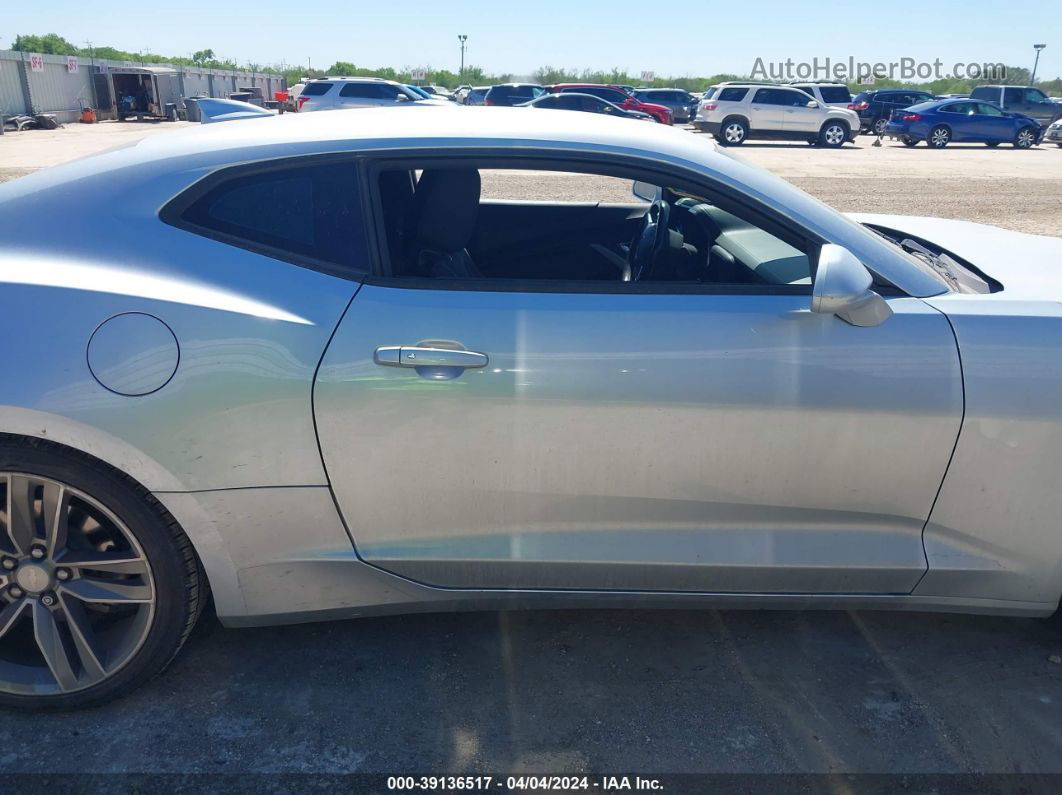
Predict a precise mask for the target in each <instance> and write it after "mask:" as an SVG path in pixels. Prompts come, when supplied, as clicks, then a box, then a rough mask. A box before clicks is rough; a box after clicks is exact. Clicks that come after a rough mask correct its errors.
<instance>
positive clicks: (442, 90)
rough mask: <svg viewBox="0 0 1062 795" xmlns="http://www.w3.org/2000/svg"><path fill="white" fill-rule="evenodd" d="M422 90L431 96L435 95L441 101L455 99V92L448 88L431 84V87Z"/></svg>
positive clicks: (427, 86)
mask: <svg viewBox="0 0 1062 795" xmlns="http://www.w3.org/2000/svg"><path fill="white" fill-rule="evenodd" d="M421 88H423V89H424V90H425V91H427V92H428V93H429V94H434V95H435V96H437V97H439V98H440V99H453V98H454V94H453V92H452V91H451V90H450V89H448V88H447V87H446V86H436V85H430V84H429V85H426V86H421Z"/></svg>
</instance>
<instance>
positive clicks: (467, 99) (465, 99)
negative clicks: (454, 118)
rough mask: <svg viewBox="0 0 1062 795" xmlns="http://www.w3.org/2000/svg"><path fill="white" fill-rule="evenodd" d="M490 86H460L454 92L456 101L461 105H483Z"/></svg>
mask: <svg viewBox="0 0 1062 795" xmlns="http://www.w3.org/2000/svg"><path fill="white" fill-rule="evenodd" d="M488 91H490V86H460V87H459V88H458V89H457V90H456V91H455V92H454V101H455V102H457V103H458V104H459V105H482V104H483V99H484V98H485V97H486V96H487V92H488Z"/></svg>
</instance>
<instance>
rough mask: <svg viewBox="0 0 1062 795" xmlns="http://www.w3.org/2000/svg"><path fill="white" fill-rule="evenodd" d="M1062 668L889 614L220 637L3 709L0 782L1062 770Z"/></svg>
mask: <svg viewBox="0 0 1062 795" xmlns="http://www.w3.org/2000/svg"><path fill="white" fill-rule="evenodd" d="M1060 651H1062V626H1059V625H1058V624H1057V623H1056V624H1054V625H1052V624H1050V623H1047V622H1044V621H1036V620H1028V619H1021V620H1018V619H1004V618H981V617H969V616H940V615H917V614H904V615H900V614H890V613H828V612H825V613H818V612H791V613H787V612H759V613H757V612H656V611H653V612H626V611H623V612H616V611H578V612H563V611H562V612H529V613H469V614H456V615H453V614H444V615H421V616H406V617H398V618H386V619H382V618H381V619H371V620H369V619H365V620H360V621H348V622H341V623H334V624H316V625H303V626H296V627H286V628H275V629H254V630H238V631H237V630H224V629H221V628H212V625H211V626H208V627H207V628H206V631H203V632H200V633H199V634H197V635H196V636H195V637H193V639H192V640H191V642H190V643H189V645H188V647H187V648H186V650H185V652H184V653H183V654H182V656H181V657H179V658H178V660H177V662H176V663H175V664H174V666H173V667H172V668H171V669H170V670H169V671H168V672H167V673H166V674H164V675H163V677H162V678H160V679H157V680H155V682H154V683H152V684H150V685H149V686H147V687H146V688H144V689H142V690H140V691H138V692H137V693H135V694H134V695H133V696H131V697H130V698H128V699H126V700H124V701H121V702H118V703H115V704H113V705H111V706H108V707H104V708H101V709H98V710H93V711H89V712H81V713H74V714H70V715H61V716H32V715H31V716H25V715H19V716H15V715H9V714H7V715H5V714H2V713H0V767H2V768H4V769H6V770H8V771H11V772H16V771H35V772H36V771H48V772H64V771H83V772H114V771H122V772H147V771H157V772H166V773H169V772H227V773H237V772H242V771H251V770H259V771H269V772H343V771H359V772H376V773H388V774H393V773H405V772H409V771H417V772H427V773H430V772H436V773H443V772H458V771H476V772H481V773H484V774H491V773H494V774H498V773H503V774H504V773H507V772H510V771H521V770H522V771H525V772H540V773H541V772H560V771H569V772H574V771H588V772H608V771H627V772H644V773H654V772H655V773H663V772H756V773H775V772H838V771H843V772H864V773H867V772H870V773H880V772H890V771H897V772H912V773H925V772H929V773H940V772H949V773H950V772H1039V773H1042V772H1048V771H1050V772H1056V773H1062V724H1060V722H1059V715H1060V707H1062V665H1057V664H1054V663H1052V662H1050V661H1049V659H1048V658H1049V656H1050V655H1051V654H1058V653H1059V652H1060ZM45 741H47V745H48V746H49V747H54V746H61V747H62V751H61V752H57V751H55V750H49V751H48V752H47V753H41V749H42V746H43V745H44V744H45Z"/></svg>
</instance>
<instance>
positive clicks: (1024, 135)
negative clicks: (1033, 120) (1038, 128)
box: [1014, 127, 1036, 149]
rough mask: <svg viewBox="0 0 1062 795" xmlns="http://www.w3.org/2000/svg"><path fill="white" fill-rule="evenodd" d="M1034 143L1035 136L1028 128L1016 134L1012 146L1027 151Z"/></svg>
mask: <svg viewBox="0 0 1062 795" xmlns="http://www.w3.org/2000/svg"><path fill="white" fill-rule="evenodd" d="M1034 143H1036V136H1035V135H1034V134H1033V131H1032V130H1030V129H1029V128H1028V127H1024V128H1022V129H1021V130H1020V131H1019V132H1018V137H1017V138H1015V139H1014V145H1015V146H1016V147H1018V148H1019V149H1028V148H1029V147H1031V146H1032V145H1033V144H1034Z"/></svg>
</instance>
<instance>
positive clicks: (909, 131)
mask: <svg viewBox="0 0 1062 795" xmlns="http://www.w3.org/2000/svg"><path fill="white" fill-rule="evenodd" d="M885 134H886V135H889V136H892V137H896V138H899V139H900V140H901V141H903V142H904V143H905V144H906V145H907V146H917V145H918V142H919V141H925V142H926V143H927V144H928V145H929V146H930V147H931V148H933V149H943V148H944V147H945V146H947V145H948V144H949V143H951V142H953V141H954V142H956V143H983V144H988V146H999V145H1000V144H1001V143H1010V144H1013V145H1014V148H1015V149H1028V148H1029V147H1031V146H1035V145H1036V143H1037V142H1038V141H1039V140H1040V135H1041V132H1040V125H1039V123H1037V121H1036V119H1033V118H1031V117H1029V116H1023V115H1020V114H1017V113H1005V112H1004V111H1003V109H1002V108H1000V107H999V106H998V105H994V104H992V103H991V102H977V101H975V100H972V99H959V100H955V99H945V100H943V101H935V102H923V103H921V104H919V105H912V106H911V107H909V108H905V109H903V110H894V111H893V112H892V118H891V119H890V120H889V122H888V123H887V124H886V125H885Z"/></svg>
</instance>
